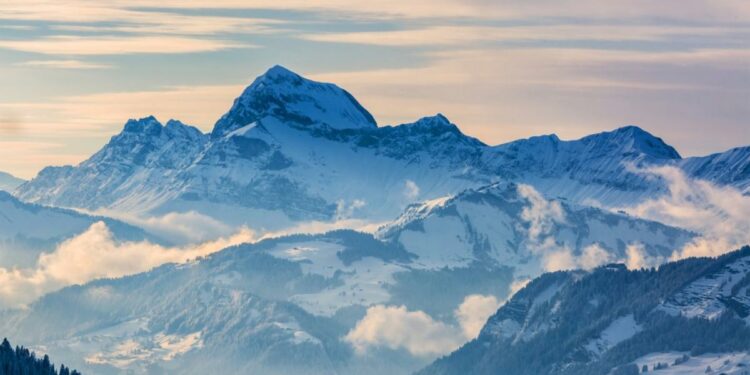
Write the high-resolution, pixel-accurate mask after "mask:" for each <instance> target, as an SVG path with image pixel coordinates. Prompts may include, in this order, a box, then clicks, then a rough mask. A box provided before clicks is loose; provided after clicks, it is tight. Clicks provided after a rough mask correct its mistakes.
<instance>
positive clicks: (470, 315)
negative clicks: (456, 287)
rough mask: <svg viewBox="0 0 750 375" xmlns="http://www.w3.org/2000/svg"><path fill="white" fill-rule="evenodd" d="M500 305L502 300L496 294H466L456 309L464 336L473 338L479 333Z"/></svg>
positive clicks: (469, 338) (468, 338)
mask: <svg viewBox="0 0 750 375" xmlns="http://www.w3.org/2000/svg"><path fill="white" fill-rule="evenodd" d="M499 307H500V301H499V300H498V299H497V298H495V296H483V295H481V294H472V295H470V296H466V298H464V301H463V302H462V303H461V305H460V306H458V309H456V311H455V315H456V319H457V320H458V324H459V326H461V330H463V333H464V338H466V339H467V340H473V339H475V338H476V337H477V336H478V335H479V331H481V330H482V327H484V324H485V323H487V319H488V318H489V317H490V316H492V314H494V313H495V312H496V311H497V309H498V308H499Z"/></svg>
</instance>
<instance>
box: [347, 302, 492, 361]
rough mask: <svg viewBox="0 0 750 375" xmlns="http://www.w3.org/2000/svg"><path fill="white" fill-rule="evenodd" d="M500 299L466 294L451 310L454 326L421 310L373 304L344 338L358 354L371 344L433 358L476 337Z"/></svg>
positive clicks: (362, 352)
mask: <svg viewBox="0 0 750 375" xmlns="http://www.w3.org/2000/svg"><path fill="white" fill-rule="evenodd" d="M499 306H500V302H499V301H498V300H497V299H496V298H495V297H493V296H483V295H478V294H477V295H469V296H466V297H465V298H464V301H463V302H462V303H461V305H459V307H458V308H457V309H456V310H455V312H454V314H455V317H456V320H457V322H458V323H459V325H458V326H454V325H451V324H446V323H443V322H440V321H437V320H435V319H433V318H432V317H431V316H429V315H427V314H426V313H425V312H423V311H409V310H408V309H407V308H406V306H384V305H376V306H372V307H370V308H368V309H367V313H366V315H365V317H364V318H362V319H361V320H360V321H359V322H358V323H357V325H356V326H355V327H354V328H353V329H352V330H351V331H349V333H347V335H346V336H345V337H344V340H345V341H347V342H349V343H350V344H352V345H353V346H354V348H355V349H356V350H357V352H358V353H359V354H365V353H366V352H367V350H368V349H369V348H371V347H386V348H390V349H406V350H408V351H409V353H411V354H413V355H417V356H422V357H434V356H437V355H441V354H447V353H450V352H452V351H453V350H456V349H457V348H458V347H459V346H461V345H463V344H464V343H465V342H467V341H469V340H472V339H474V338H476V336H477V335H478V334H479V331H480V330H481V328H482V327H483V326H484V324H485V322H486V321H487V319H488V318H489V317H490V316H491V315H492V314H494V313H495V311H497V309H498V307H499Z"/></svg>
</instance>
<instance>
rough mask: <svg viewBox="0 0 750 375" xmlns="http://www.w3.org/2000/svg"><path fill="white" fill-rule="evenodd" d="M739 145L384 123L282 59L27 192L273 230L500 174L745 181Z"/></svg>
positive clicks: (637, 183)
mask: <svg viewBox="0 0 750 375" xmlns="http://www.w3.org/2000/svg"><path fill="white" fill-rule="evenodd" d="M730 153H731V155H729V154H727V155H725V156H722V155H723V154H721V155H713V156H710V157H707V158H703V159H700V160H699V159H695V161H693V160H694V159H680V156H679V154H678V153H677V151H675V150H674V149H673V148H672V147H670V146H669V145H667V144H665V143H664V142H663V141H662V140H661V139H659V138H657V137H654V136H652V135H651V134H649V133H647V132H645V131H643V130H642V129H639V128H637V127H634V126H628V127H624V128H621V129H617V130H614V131H612V132H605V133H600V134H595V135H591V136H588V137H584V138H582V139H580V140H575V141H562V140H560V139H558V138H557V137H556V136H554V135H552V136H543V137H534V138H530V139H525V140H520V141H516V142H511V143H509V144H504V145H500V146H487V145H485V144H484V143H482V142H480V141H479V140H476V139H474V138H471V137H468V136H466V135H464V134H463V133H461V131H460V130H459V129H458V127H456V126H455V125H454V124H451V123H450V121H448V119H446V118H445V117H444V116H442V115H436V116H432V117H426V118H423V119H420V120H418V121H416V122H414V123H411V124H403V125H398V126H382V127H378V126H376V123H375V120H374V119H373V118H372V116H371V115H370V114H369V113H368V112H367V111H366V110H365V109H364V108H363V107H362V106H361V105H359V104H358V103H357V101H356V100H355V99H354V98H352V96H351V95H350V94H349V93H347V92H346V91H344V90H342V89H340V88H338V87H336V86H335V85H332V84H327V83H318V82H314V81H310V80H307V79H305V78H303V77H300V76H299V75H297V74H295V73H293V72H290V71H289V70H287V69H284V68H282V67H278V66H276V67H273V68H271V69H270V70H268V71H267V72H266V73H265V74H264V75H262V76H260V77H258V78H257V79H256V80H255V81H254V82H253V83H252V84H251V85H250V86H249V87H248V88H247V89H245V90H244V92H243V93H242V94H241V95H240V97H238V98H237V99H236V100H235V102H234V104H233V105H232V107H231V108H230V109H229V111H228V112H227V113H226V114H225V115H224V116H222V117H221V119H219V120H218V121H217V123H216V125H215V127H214V129H213V131H212V132H211V133H210V134H201V133H200V132H199V131H198V130H197V129H195V128H193V127H190V126H186V125H183V124H181V123H179V122H178V121H173V120H172V121H170V122H168V123H167V124H166V126H162V125H161V124H159V123H158V122H157V121H156V120H155V119H154V118H153V117H147V118H144V119H140V120H131V121H128V123H127V124H126V125H125V129H124V130H123V132H122V133H121V134H119V135H117V136H115V137H113V138H112V140H111V141H110V142H109V143H108V144H107V145H106V146H105V147H104V148H103V149H102V150H101V151H99V152H98V153H96V154H95V155H94V156H92V157H91V158H90V159H89V160H87V161H85V162H83V163H81V164H80V165H78V166H75V167H72V166H65V167H49V168H46V169H44V170H43V171H41V172H40V173H39V175H38V176H37V177H36V178H34V179H33V180H32V181H30V182H28V183H26V184H24V185H23V186H21V187H20V188H19V189H18V190H17V191H16V194H17V196H18V197H20V198H21V199H23V200H25V201H31V202H37V203H42V204H49V205H56V206H69V207H81V208H87V209H97V208H109V209H115V210H120V211H127V212H129V213H134V212H135V213H159V214H164V213H167V212H173V211H180V212H182V211H190V210H193V211H197V212H200V213H203V214H206V215H209V216H213V217H214V218H217V219H219V220H220V221H223V222H226V223H230V224H249V225H251V226H253V227H255V228H259V229H269V230H271V229H279V228H284V227H289V226H292V225H293V224H294V223H295V222H299V221H308V220H336V219H342V218H348V217H359V218H366V219H368V220H372V221H384V220H389V219H391V218H393V217H395V216H396V215H398V214H399V213H400V212H401V210H402V209H403V208H404V207H405V206H406V205H408V204H409V203H413V202H416V201H421V200H427V199H434V198H438V197H440V196H444V195H447V194H455V193H458V192H459V191H462V190H464V189H466V188H477V187H480V186H484V185H487V184H488V183H491V182H496V181H507V180H510V181H517V182H524V183H528V184H531V185H533V186H535V187H536V188H537V189H538V190H540V191H541V192H542V193H544V194H546V195H548V196H552V197H564V198H567V199H569V200H572V201H574V202H588V201H590V200H592V199H593V200H597V201H599V202H600V203H601V204H604V205H608V206H625V205H628V204H631V203H634V202H636V201H638V200H640V199H643V198H645V197H653V196H654V195H655V194H658V193H659V192H661V191H664V190H665V189H664V186H663V183H662V182H661V181H659V180H658V179H653V178H651V179H647V178H645V177H644V176H642V175H640V174H638V173H637V172H634V171H632V170H631V169H629V168H626V167H627V166H629V165H635V166H639V165H640V166H643V165H649V164H657V165H664V164H670V165H677V166H683V167H684V168H686V170H689V171H690V173H691V174H692V175H694V176H697V177H702V178H708V179H711V180H712V181H715V182H717V183H721V184H730V185H733V186H736V187H738V188H746V187H747V184H748V181H750V176H748V174H747V173H745V172H744V169H741V168H740V169H737V168H734V167H733V168H734V169H736V170H737V171H735V172H722V171H723V167H722V166H725V165H727V164H726V163H727V160H731V161H732V163H733V164H732V165H733V166H737V165H740V166H742V165H745V164H747V154H748V152H747V149H737V150H734V151H731V152H730ZM735 154H736V155H735ZM736 160H739V162H735V161H736ZM738 163H739V164H738ZM743 163H744V164H743ZM745 169H746V168H745ZM707 171H713V172H710V173H709V172H707Z"/></svg>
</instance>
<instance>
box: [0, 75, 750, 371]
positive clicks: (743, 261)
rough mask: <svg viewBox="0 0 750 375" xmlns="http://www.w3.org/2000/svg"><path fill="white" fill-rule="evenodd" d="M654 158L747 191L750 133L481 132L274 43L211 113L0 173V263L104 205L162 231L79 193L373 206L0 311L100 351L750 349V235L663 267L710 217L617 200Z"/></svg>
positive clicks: (272, 223) (150, 205) (300, 206)
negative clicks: (403, 105)
mask: <svg viewBox="0 0 750 375" xmlns="http://www.w3.org/2000/svg"><path fill="white" fill-rule="evenodd" d="M652 167H673V168H675V169H676V170H679V171H682V173H684V174H685V175H686V176H688V177H689V178H694V179H700V180H705V181H707V182H709V183H711V184H713V185H717V186H723V187H727V188H733V189H737V190H739V191H740V192H741V193H743V194H744V195H745V196H747V195H750V147H744V148H736V149H732V150H729V151H727V152H724V153H719V154H714V155H709V156H705V157H689V158H683V157H681V156H680V154H679V153H678V152H677V150H675V149H674V148H673V147H671V146H669V145H668V144H667V143H665V142H664V141H663V140H662V139H660V138H658V137H656V136H654V135H651V134H649V133H648V132H646V131H644V130H643V129H641V128H638V127H635V126H626V127H622V128H619V129H615V130H613V131H610V132H604V133H599V134H593V135H589V136H586V137H583V138H581V139H578V140H571V141H565V140H560V139H559V138H558V137H557V136H555V135H547V136H539V137H532V138H529V139H523V140H518V141H514V142H510V143H506V144H502V145H496V146H491V145H487V144H485V143H483V142H482V141H480V140H478V139H475V138H472V137H470V136H467V135H465V134H463V133H462V132H461V130H460V129H459V128H458V127H457V126H456V125H455V124H453V123H451V122H450V121H449V120H448V119H447V118H446V117H445V116H443V115H441V114H438V115H435V116H431V117H425V118H422V119H419V120H417V121H416V122H414V123H409V124H402V125H397V126H378V124H377V123H376V121H375V119H374V118H373V116H372V115H371V114H370V113H369V112H368V111H367V110H366V109H365V108H364V107H363V106H362V105H360V104H359V103H358V102H357V100H356V99H355V98H354V97H353V96H352V95H350V94H349V93H348V92H346V91H345V90H343V89H341V88H339V87H337V86H335V85H333V84H328V83H319V82H314V81H311V80H308V79H306V78H303V77H301V76H299V75H297V74H296V73H293V72H291V71H289V70H287V69H285V68H283V67H280V66H275V67H273V68H271V69H270V70H268V71H267V72H266V73H265V74H263V75H261V76H260V77H258V78H256V79H255V80H254V81H253V83H252V84H251V85H250V86H248V87H247V88H246V89H245V90H244V91H243V92H242V93H241V95H240V96H239V97H238V98H237V99H236V100H235V101H234V103H233V104H232V106H231V108H230V109H229V110H228V112H227V113H226V114H224V115H223V116H222V117H221V118H220V119H219V120H218V121H217V122H216V124H215V126H214V128H213V130H212V131H211V132H209V133H203V132H202V131H201V130H199V129H197V128H196V127H193V126H190V125H186V124H184V123H182V122H180V121H178V120H169V121H168V122H166V124H162V123H161V122H159V121H158V120H157V119H156V118H154V117H145V118H141V119H132V120H129V121H127V122H126V124H125V126H124V129H123V130H122V132H121V133H119V134H117V135H115V136H114V137H112V138H111V140H110V141H109V142H108V143H107V144H106V145H105V146H104V147H103V148H102V149H101V150H99V151H98V152H97V153H95V154H94V155H93V156H91V157H90V158H89V159H87V160H85V161H83V162H82V163H80V164H79V165H77V166H62V167H47V168H45V169H43V170H42V171H41V172H40V173H39V174H38V175H37V176H36V177H35V178H33V179H32V180H30V181H28V182H24V183H22V184H20V185H18V186H16V187H15V189H13V192H12V194H13V195H10V194H5V193H2V192H0V222H4V221H3V220H5V222H8V223H10V225H3V226H0V240H2V241H4V242H1V243H0V246H4V247H9V246H10V247H12V246H16V247H18V248H20V249H21V250H19V251H16V252H15V253H13V254H16V255H14V258H13V259H9V260H8V262H7V264H5V265H4V266H5V267H16V266H19V265H21V266H23V265H27V264H31V263H32V261H33V260H34V259H36V257H38V256H39V255H40V254H42V253H43V252H48V251H50V250H51V249H52V248H53V247H54V245H55V244H59V243H60V242H61V241H64V240H65V239H68V238H71V237H72V236H75V235H76V234H78V233H80V232H82V231H84V230H86V228H88V227H90V226H91V225H93V224H94V223H96V222H99V221H104V223H105V224H106V226H107V227H108V228H109V229H110V230H111V231H112V232H113V236H114V237H115V240H118V241H142V240H148V241H149V242H152V243H165V242H164V241H163V240H161V239H159V238H157V237H155V236H154V235H152V234H151V232H149V231H148V229H149V228H146V227H144V229H145V230H142V229H140V228H137V227H136V226H133V225H131V224H125V223H123V222H120V221H118V220H115V219H110V218H106V217H102V216H94V215H88V214H84V213H80V212H84V211H85V212H91V211H93V212H107V213H120V214H127V215H133V216H138V217H141V218H149V217H154V216H163V215H169V214H173V213H178V214H187V213H198V214H200V215H203V216H207V217H210V218H212V219H214V220H216V221H217V222H220V223H222V224H223V225H226V226H227V227H230V228H240V227H241V226H248V227H250V228H252V229H254V230H257V231H258V232H261V233H262V232H264V231H268V232H274V231H279V232H276V233H288V232H289V231H290V228H311V227H305V226H300V225H302V224H306V223H308V224H309V223H311V222H312V223H317V224H320V223H323V224H325V225H323V227H326V228H328V227H337V226H338V225H335V224H337V223H344V224H346V222H347V221H349V220H354V221H357V222H366V223H369V224H373V223H375V224H377V229H376V230H372V231H370V232H367V233H365V232H361V231H355V230H352V229H340V230H333V231H328V232H323V233H316V234H310V233H298V234H283V235H279V234H276V235H274V236H272V237H271V238H265V239H263V240H260V241H255V242H252V243H247V244H243V245H239V246H232V247H229V248H226V249H224V250H221V251H219V252H215V253H212V254H210V255H207V256H203V257H199V258H197V259H188V260H186V261H184V262H180V263H169V264H164V265H161V266H159V267H157V268H154V269H153V270H150V271H147V272H143V273H139V274H135V275H130V276H125V277H120V278H112V279H101V280H95V281H91V282H86V283H84V284H83V285H74V286H69V287H66V288H63V289H61V290H57V291H54V292H52V293H49V294H46V295H44V296H42V297H41V298H39V299H38V300H36V301H35V302H33V303H31V304H29V305H28V306H24V307H23V308H14V309H6V310H3V311H0V330H2V331H3V332H4V334H6V335H8V336H9V337H11V338H13V340H15V341H20V342H24V343H27V344H28V345H31V346H32V347H33V348H43V349H44V352H45V353H50V354H51V355H53V356H54V358H56V359H60V360H62V361H64V362H65V363H66V364H71V365H72V366H74V367H75V368H78V369H81V370H83V371H84V373H96V374H119V373H134V374H145V373H148V374H161V373H164V374H167V373H206V372H208V373H227V374H244V373H263V374H279V375H280V374H297V373H306V374H333V373H335V374H352V373H357V374H380V373H385V372H387V373H394V374H407V373H411V372H414V371H419V370H420V369H422V373H445V374H457V373H494V372H496V371H500V370H504V371H508V373H512V374H516V373H517V374H524V373H539V374H542V373H571V374H572V373H592V374H594V373H596V374H598V373H608V372H610V371H631V370H632V368H633V366H639V367H640V366H641V365H642V364H648V365H652V364H653V363H658V361H659V360H664V358H671V357H669V356H670V355H673V354H674V353H677V352H679V353H680V354H679V358H680V359H682V356H683V355H684V354H685V353H687V352H692V354H690V355H691V356H692V357H691V358H693V359H690V360H689V361H687V362H685V363H686V364H685V366H687V363H696V362H695V360H697V359H696V358H698V357H700V358H702V359H701V361H700V363H701V364H703V363H706V361H707V359H706V358H707V357H705V356H706V353H707V352H706V350H704V349H701V347H700V346H699V347H698V348H697V349H695V350H694V348H693V347H688V346H689V345H692V344H694V343H695V342H697V341H698V339H697V337H698V336H690V335H686V336H685V337H682V336H680V337H678V338H679V340H677V338H676V339H675V340H676V341H674V342H675V343H677V342H679V345H677V344H675V345H672V346H670V345H666V344H665V345H661V346H659V345H657V344H654V345H651V346H648V345H646V346H644V347H643V348H636V349H634V348H633V347H634V346H637V344H638V343H642V342H643V341H644V340H652V341H653V338H654V337H658V335H660V334H670V335H671V334H674V335H676V334H677V333H675V332H680V331H682V330H690V329H693V328H694V327H695V332H696V335H699V334H703V333H704V332H709V331H716V332H721V333H722V334H723V333H724V332H726V331H724V330H726V329H731V330H733V332H732V336H728V337H731V338H732V340H730V341H729V343H728V344H727V345H724V346H719V347H718V348H721V350H722V352H721V354H722V355H724V354H726V355H729V354H731V353H730V352H731V351H732V350H740V351H741V350H747V348H745V347H743V346H742V345H739V344H737V345H735V341H736V340H734V339H735V338H736V337H737V335H740V336H741V335H744V333H745V332H746V331H745V330H746V327H745V326H743V325H742V324H747V319H746V317H747V307H748V306H749V305H748V303H747V300H746V296H745V295H746V294H747V290H746V289H747V274H748V272H747V271H748V269H750V267H746V266H747V265H748V263H747V262H748V261H747V259H750V258H748V251H750V250H748V249H743V250H741V251H738V252H735V253H733V254H731V255H727V256H724V257H720V258H718V259H699V260H685V261H680V262H677V263H668V264H667V265H665V266H661V267H659V268H658V269H657V268H655V267H657V266H659V265H660V264H663V263H665V262H667V261H668V260H670V259H671V258H672V257H673V256H675V254H676V252H677V251H678V250H680V249H682V248H683V247H684V246H686V245H687V244H690V243H691V242H692V241H694V240H695V239H696V238H698V237H699V236H701V233H696V232H693V231H689V230H685V229H682V228H677V227H674V226H669V225H665V224H662V223H658V222H655V221H650V220H645V219H643V218H639V217H635V216H631V215H628V214H626V213H624V212H621V211H617V210H615V209H613V208H621V207H627V206H633V205H636V204H639V203H641V202H643V201H644V200H647V199H654V198H656V197H659V196H661V195H663V194H667V193H668V191H669V186H668V181H666V180H665V179H664V178H662V177H660V176H659V175H655V174H653V173H650V172H649V170H650V168H652ZM16 183H18V181H17V182H16ZM1 188H2V187H0V189H1ZM11 188H13V186H11ZM63 207H64V208H63ZM97 210H101V211H97ZM138 222H140V223H146V224H144V225H147V224H148V223H149V221H148V220H141V221H138ZM36 223H45V225H44V228H40V227H39V225H36ZM326 225H328V226H326ZM296 230H297V231H305V229H296ZM316 232H320V231H316ZM9 254H11V253H9ZM170 259H171V258H170ZM628 268H630V269H632V271H629V270H628ZM572 270H574V271H572ZM525 283H528V285H527V286H526V287H523V285H525ZM519 290H520V291H519ZM508 298H510V299H509V300H508V302H507V303H504V301H506V300H507V299H508ZM477 301H479V302H481V303H482V309H481V310H483V311H487V310H488V309H489V310H488V311H489V312H486V313H477V312H476V311H474V310H472V307H476V306H477ZM500 305H502V307H500V309H499V310H497V308H498V306H500ZM495 310H497V313H496V314H494V316H492V317H491V318H490V319H489V321H488V322H487V324H486V325H484V328H482V329H481V331H479V328H480V327H481V326H482V325H483V324H482V323H484V322H485V320H486V318H487V316H489V315H490V314H491V313H492V312H493V311H495ZM467 314H469V315H471V316H469V315H467ZM482 314H486V315H482ZM743 314H745V315H743ZM60 316H64V317H65V319H58V318H57V317H60ZM467 316H469V318H471V319H469V320H472V321H473V323H471V324H469V323H467ZM394 317H402V318H405V319H412V320H415V321H417V322H419V324H422V325H418V326H417V328H416V331H414V332H410V331H405V330H406V329H407V328H409V327H408V326H407V327H402V326H399V324H400V321H394V320H389V319H395V318H394ZM743 319H744V320H745V321H744V322H742V320H743ZM738 322H739V323H738ZM392 327H396V328H392ZM472 327H473V328H472ZM743 327H744V328H743ZM389 328H390V329H389ZM402 330H403V332H401V331H402ZM420 330H421V331H425V332H420ZM477 334H479V336H478V337H477ZM420 335H427V336H426V337H427V338H426V339H424V340H423V341H415V340H418V339H419V338H420V337H421V336H420ZM688 336H689V337H688ZM668 337H672V336H668ZM675 337H676V336H675ZM475 338H476V339H475ZM473 339H475V340H473ZM683 339H684V340H683ZM470 340H473V341H470ZM680 340H683V341H684V342H683V341H680ZM691 340H692V341H691ZM467 341H470V342H469V343H468V344H466V345H463V346H462V344H464V343H465V342H467ZM657 341H658V340H657ZM688 343H689V344H688ZM706 343H713V341H706ZM712 345H713V344H712ZM732 345H734V346H732ZM686 347H688V348H687V349H685V348H686ZM455 349H458V351H456V352H454V353H453V354H451V355H449V356H447V357H444V358H441V359H439V360H438V361H437V362H435V363H433V364H431V362H432V361H433V360H434V359H435V358H436V357H437V356H439V355H442V354H447V353H450V352H451V351H454V350H455ZM541 352H544V353H549V354H548V355H544V356H538V357H539V358H535V359H533V360H529V361H526V360H527V359H528V358H527V357H526V356H525V355H530V356H535V355H538V354H539V353H541ZM509 353H516V354H517V355H516V354H514V355H511V354H509ZM728 353H729V354H728ZM726 355H725V356H724V357H721V358H722V360H724V359H726V358H727V357H726ZM701 356H703V357H701ZM675 358H677V357H675ZM732 358H734V357H732ZM743 358H744V357H743ZM735 359H736V358H735ZM733 360H734V359H733ZM738 360H739V359H738ZM743 360H744V359H743ZM519 361H522V362H519ZM523 361H525V362H523ZM690 361H693V362H690ZM712 363H713V362H712ZM524 365H527V366H526V367H525V368H524V369H521V370H518V368H519V367H518V366H521V367H523V366H524ZM425 366H428V367H425ZM621 367H622V369H620V368H621ZM524 371H526V372H524Z"/></svg>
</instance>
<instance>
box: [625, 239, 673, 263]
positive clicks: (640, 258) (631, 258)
mask: <svg viewBox="0 0 750 375" xmlns="http://www.w3.org/2000/svg"><path fill="white" fill-rule="evenodd" d="M625 256H626V258H625V260H624V261H625V265H626V266H627V267H628V269H630V270H639V269H641V268H654V267H658V266H659V265H660V264H662V263H664V262H666V261H667V259H666V258H665V257H662V256H650V255H648V254H647V253H646V249H644V248H643V245H642V244H639V243H633V244H630V245H628V247H627V248H626V249H625Z"/></svg>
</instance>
